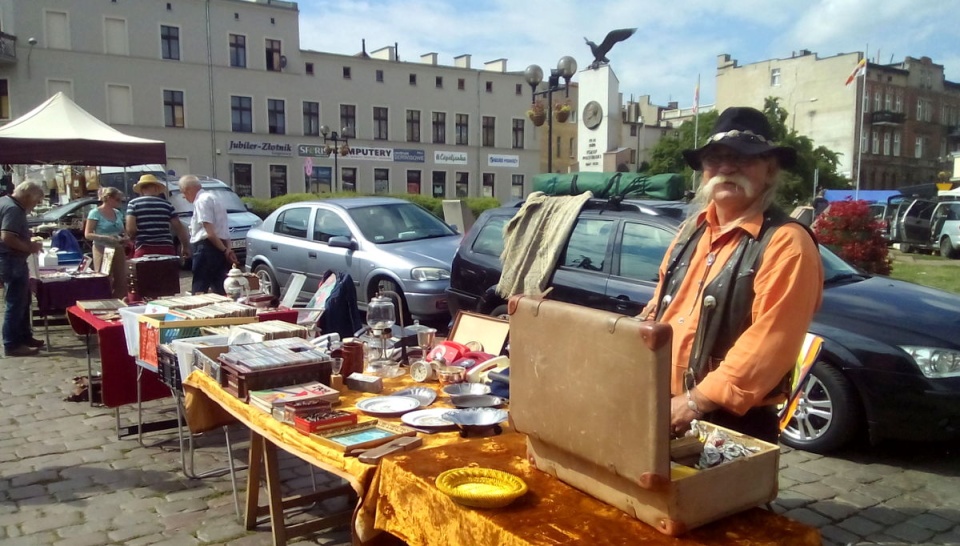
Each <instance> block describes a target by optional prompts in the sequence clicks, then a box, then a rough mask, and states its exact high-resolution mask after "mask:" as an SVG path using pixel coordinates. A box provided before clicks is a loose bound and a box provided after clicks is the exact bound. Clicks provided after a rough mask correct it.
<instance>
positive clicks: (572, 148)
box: [567, 137, 577, 159]
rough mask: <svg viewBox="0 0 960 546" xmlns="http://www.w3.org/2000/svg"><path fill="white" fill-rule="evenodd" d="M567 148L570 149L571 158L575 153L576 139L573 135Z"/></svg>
mask: <svg viewBox="0 0 960 546" xmlns="http://www.w3.org/2000/svg"><path fill="white" fill-rule="evenodd" d="M567 148H569V149H570V159H573V156H574V155H576V153H577V139H576V138H575V137H570V145H569V146H567Z"/></svg>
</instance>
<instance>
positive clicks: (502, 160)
mask: <svg viewBox="0 0 960 546" xmlns="http://www.w3.org/2000/svg"><path fill="white" fill-rule="evenodd" d="M487 166H488V167H519V166H520V156H518V155H503V154H489V155H487Z"/></svg>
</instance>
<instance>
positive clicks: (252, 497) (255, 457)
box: [243, 430, 263, 531]
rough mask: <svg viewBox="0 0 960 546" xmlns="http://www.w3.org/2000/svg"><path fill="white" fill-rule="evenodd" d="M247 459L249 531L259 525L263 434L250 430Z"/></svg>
mask: <svg viewBox="0 0 960 546" xmlns="http://www.w3.org/2000/svg"><path fill="white" fill-rule="evenodd" d="M248 458H249V460H248V461H247V466H248V467H249V468H248V470H247V507H246V514H245V516H244V518H243V525H244V527H246V528H247V530H248V531H252V530H253V529H254V528H256V526H257V512H258V510H257V508H258V507H259V505H260V471H261V468H262V466H263V436H260V435H259V434H257V433H256V432H254V431H252V430H251V431H250V455H249V457H248Z"/></svg>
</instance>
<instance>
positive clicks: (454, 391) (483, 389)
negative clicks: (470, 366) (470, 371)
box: [443, 383, 490, 399]
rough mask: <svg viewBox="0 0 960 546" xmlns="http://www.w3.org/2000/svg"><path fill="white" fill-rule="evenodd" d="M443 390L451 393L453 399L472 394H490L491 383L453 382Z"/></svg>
mask: <svg viewBox="0 0 960 546" xmlns="http://www.w3.org/2000/svg"><path fill="white" fill-rule="evenodd" d="M443 392H445V393H447V394H448V395H450V398H451V399H454V398H457V397H458V396H466V395H470V394H472V395H477V394H490V385H484V384H482V383H453V384H452V385H446V386H445V387H443Z"/></svg>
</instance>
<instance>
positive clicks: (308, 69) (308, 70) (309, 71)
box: [303, 63, 313, 76]
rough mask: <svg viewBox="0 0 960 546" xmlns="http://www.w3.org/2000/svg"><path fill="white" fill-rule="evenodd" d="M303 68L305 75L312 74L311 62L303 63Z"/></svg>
mask: <svg viewBox="0 0 960 546" xmlns="http://www.w3.org/2000/svg"><path fill="white" fill-rule="evenodd" d="M303 70H304V71H305V72H306V73H307V76H313V63H306V64H304V65H303Z"/></svg>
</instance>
